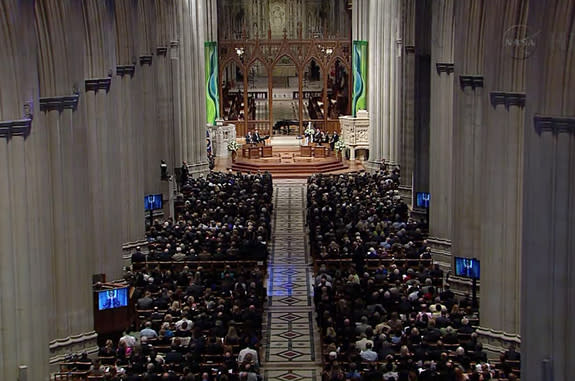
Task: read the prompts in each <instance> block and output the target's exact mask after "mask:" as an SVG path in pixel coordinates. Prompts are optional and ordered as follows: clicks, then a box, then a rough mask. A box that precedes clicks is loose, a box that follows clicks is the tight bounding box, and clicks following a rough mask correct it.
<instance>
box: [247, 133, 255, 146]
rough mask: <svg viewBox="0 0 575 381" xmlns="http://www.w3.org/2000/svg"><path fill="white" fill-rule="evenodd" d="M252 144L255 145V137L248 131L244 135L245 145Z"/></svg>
mask: <svg viewBox="0 0 575 381" xmlns="http://www.w3.org/2000/svg"><path fill="white" fill-rule="evenodd" d="M253 143H257V142H256V141H255V136H254V135H253V134H252V132H251V131H248V133H247V134H246V144H253Z"/></svg>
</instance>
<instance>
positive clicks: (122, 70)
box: [116, 65, 136, 77]
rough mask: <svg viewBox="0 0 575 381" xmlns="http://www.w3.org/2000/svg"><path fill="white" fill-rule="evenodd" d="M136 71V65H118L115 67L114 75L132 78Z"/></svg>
mask: <svg viewBox="0 0 575 381" xmlns="http://www.w3.org/2000/svg"><path fill="white" fill-rule="evenodd" d="M135 71H136V65H118V66H116V75H119V76H120V77H123V76H125V75H129V76H130V77H133V76H134V73H135Z"/></svg>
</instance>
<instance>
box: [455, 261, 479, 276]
mask: <svg viewBox="0 0 575 381" xmlns="http://www.w3.org/2000/svg"><path fill="white" fill-rule="evenodd" d="M455 275H457V276H463V277H466V278H472V279H479V260H478V259H475V258H461V257H455Z"/></svg>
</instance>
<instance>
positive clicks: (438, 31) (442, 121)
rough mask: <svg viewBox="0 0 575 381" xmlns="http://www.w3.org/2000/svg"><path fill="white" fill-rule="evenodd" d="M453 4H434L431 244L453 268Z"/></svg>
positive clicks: (439, 257) (447, 1) (447, 266)
mask: <svg viewBox="0 0 575 381" xmlns="http://www.w3.org/2000/svg"><path fill="white" fill-rule="evenodd" d="M453 12H454V4H453V0H440V1H434V2H433V3H432V12H431V13H432V25H431V30H432V31H431V35H432V40H431V94H430V103H431V105H430V142H429V146H430V147H429V151H430V160H429V172H430V173H429V191H430V193H431V202H430V210H429V219H430V221H429V235H430V237H429V239H428V241H429V243H430V246H431V247H432V251H433V256H434V259H435V260H436V261H438V262H440V264H442V266H443V267H444V268H445V269H450V268H451V263H452V259H451V253H450V249H451V229H452V218H451V213H452V194H451V191H452V189H451V188H452V181H453V172H452V165H453V164H452V162H453V158H452V147H453V92H454V90H455V89H454V85H455V82H454V77H455V76H454V74H453V71H454V62H453V33H454V24H455V19H454V13H453Z"/></svg>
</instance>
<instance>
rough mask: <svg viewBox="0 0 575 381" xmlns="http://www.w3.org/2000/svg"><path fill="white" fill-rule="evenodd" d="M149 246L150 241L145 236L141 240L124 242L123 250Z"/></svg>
mask: <svg viewBox="0 0 575 381" xmlns="http://www.w3.org/2000/svg"><path fill="white" fill-rule="evenodd" d="M138 246H140V247H148V241H147V240H146V239H145V238H143V239H141V240H139V241H135V242H126V243H124V244H122V250H134V249H135V248H136V247H138Z"/></svg>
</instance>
